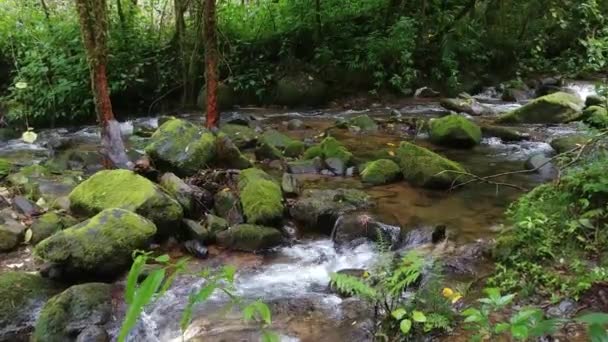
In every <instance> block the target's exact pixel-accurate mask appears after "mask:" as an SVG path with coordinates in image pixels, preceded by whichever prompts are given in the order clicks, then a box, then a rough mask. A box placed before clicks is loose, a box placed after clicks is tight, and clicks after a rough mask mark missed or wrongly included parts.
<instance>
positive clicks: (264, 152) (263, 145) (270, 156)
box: [255, 141, 283, 161]
mask: <svg viewBox="0 0 608 342" xmlns="http://www.w3.org/2000/svg"><path fill="white" fill-rule="evenodd" d="M255 158H256V159H257V160H258V161H262V160H280V159H281V158H283V154H282V153H281V151H280V150H279V149H278V148H276V147H274V146H272V145H271V144H269V143H267V142H265V141H260V142H259V143H258V146H257V147H256V148H255Z"/></svg>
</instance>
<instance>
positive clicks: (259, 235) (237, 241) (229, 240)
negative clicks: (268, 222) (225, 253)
mask: <svg viewBox="0 0 608 342" xmlns="http://www.w3.org/2000/svg"><path fill="white" fill-rule="evenodd" d="M282 241H283V236H282V235H281V232H280V231H279V230H278V229H276V228H271V227H264V226H256V225H251V224H240V225H237V226H234V227H231V228H229V229H227V230H224V231H222V232H220V233H219V234H218V235H217V243H218V245H220V246H222V247H226V248H230V249H234V250H240V251H246V252H256V251H260V250H264V249H268V248H272V247H276V246H278V245H280V244H281V242H282Z"/></svg>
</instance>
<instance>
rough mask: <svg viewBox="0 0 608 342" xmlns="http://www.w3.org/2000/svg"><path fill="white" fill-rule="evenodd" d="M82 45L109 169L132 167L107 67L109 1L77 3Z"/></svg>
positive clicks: (79, 0) (78, 1)
mask: <svg viewBox="0 0 608 342" xmlns="http://www.w3.org/2000/svg"><path fill="white" fill-rule="evenodd" d="M76 8H77V9H78V19H79V21H80V32H81V34H82V42H83V44H84V48H85V50H86V55H87V61H88V64H89V71H90V76H91V89H92V91H93V97H94V99H95V110H96V112H97V117H98V120H99V123H100V125H101V145H102V151H101V152H102V154H103V155H104V164H105V167H106V168H112V167H122V168H124V167H129V166H130V162H129V159H128V158H127V155H126V153H125V148H124V144H123V142H122V137H121V134H120V126H119V124H118V122H116V120H115V119H114V113H113V112H112V103H111V102H110V91H109V87H108V78H107V72H106V65H107V59H108V51H107V47H106V36H107V30H108V21H107V6H106V0H76Z"/></svg>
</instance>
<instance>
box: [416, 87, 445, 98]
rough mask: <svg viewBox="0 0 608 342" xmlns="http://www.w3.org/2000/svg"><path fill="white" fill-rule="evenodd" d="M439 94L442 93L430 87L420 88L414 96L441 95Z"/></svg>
mask: <svg viewBox="0 0 608 342" xmlns="http://www.w3.org/2000/svg"><path fill="white" fill-rule="evenodd" d="M439 95H441V94H440V93H439V92H438V91H435V90H433V89H432V88H429V87H422V88H418V89H416V91H415V92H414V97H422V98H429V97H439Z"/></svg>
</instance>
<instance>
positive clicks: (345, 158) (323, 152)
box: [303, 137, 353, 165]
mask: <svg viewBox="0 0 608 342" xmlns="http://www.w3.org/2000/svg"><path fill="white" fill-rule="evenodd" d="M316 157H321V158H323V159H328V158H337V159H340V160H341V161H342V162H344V164H345V165H348V164H349V162H350V161H351V159H352V158H353V154H352V153H351V152H350V151H348V149H347V148H346V147H344V145H342V144H341V143H340V142H339V141H338V140H336V139H335V138H333V137H327V138H325V139H323V141H321V142H320V143H319V144H318V145H315V146H312V147H310V148H309V149H308V150H306V152H304V156H303V159H313V158H316Z"/></svg>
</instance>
